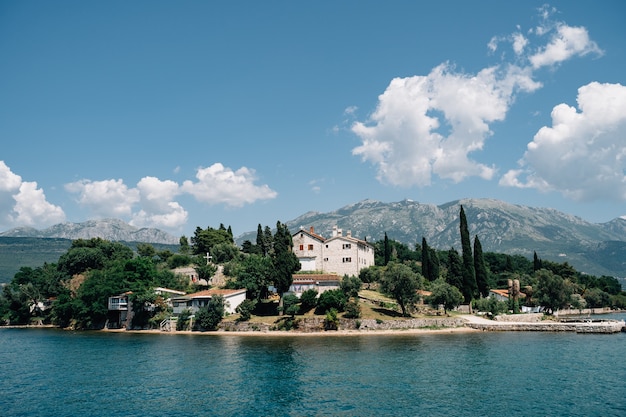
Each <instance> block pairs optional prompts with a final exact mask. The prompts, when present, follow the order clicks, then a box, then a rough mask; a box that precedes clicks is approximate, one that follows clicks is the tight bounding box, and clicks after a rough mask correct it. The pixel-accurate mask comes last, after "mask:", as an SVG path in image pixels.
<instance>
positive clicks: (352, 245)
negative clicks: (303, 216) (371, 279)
mask: <svg viewBox="0 0 626 417" xmlns="http://www.w3.org/2000/svg"><path fill="white" fill-rule="evenodd" d="M292 240H293V252H294V253H295V254H296V256H297V257H298V259H299V260H300V266H301V269H300V270H301V271H318V272H322V273H324V274H336V275H339V276H344V275H348V276H358V275H359V272H360V271H361V269H363V268H367V267H369V266H373V265H374V246H373V245H371V244H370V243H368V242H367V241H365V240H361V239H357V238H355V237H353V236H352V233H351V232H350V231H348V232H347V234H346V235H345V236H344V235H343V231H342V230H341V229H338V228H337V226H334V227H333V232H332V237H330V238H328V239H326V238H324V237H323V236H321V235H318V234H316V233H315V231H314V229H313V227H311V228H310V229H309V230H308V231H307V230H304V229H301V230H299V231H297V232H295V233H293V235H292Z"/></svg>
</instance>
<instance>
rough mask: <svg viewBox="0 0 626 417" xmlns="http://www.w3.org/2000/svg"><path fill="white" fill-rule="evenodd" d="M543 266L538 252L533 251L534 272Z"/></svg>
mask: <svg viewBox="0 0 626 417" xmlns="http://www.w3.org/2000/svg"><path fill="white" fill-rule="evenodd" d="M542 268H543V266H542V265H541V259H539V257H538V256H537V252H533V272H537V271H539V270H540V269H542Z"/></svg>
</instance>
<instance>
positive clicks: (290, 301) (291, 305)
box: [283, 294, 300, 317]
mask: <svg viewBox="0 0 626 417" xmlns="http://www.w3.org/2000/svg"><path fill="white" fill-rule="evenodd" d="M298 303H300V300H299V299H298V297H297V296H296V295H295V294H287V295H285V296H283V309H284V312H285V314H288V315H290V316H291V317H294V316H295V315H296V314H297V313H298V310H300V306H298Z"/></svg>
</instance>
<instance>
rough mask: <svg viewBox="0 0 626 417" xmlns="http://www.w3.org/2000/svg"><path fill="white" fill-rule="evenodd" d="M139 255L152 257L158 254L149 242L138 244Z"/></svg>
mask: <svg viewBox="0 0 626 417" xmlns="http://www.w3.org/2000/svg"><path fill="white" fill-rule="evenodd" d="M137 255H139V256H143V257H146V258H152V257H154V256H156V249H154V246H152V245H151V244H149V243H138V244H137Z"/></svg>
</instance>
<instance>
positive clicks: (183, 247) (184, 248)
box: [178, 235, 191, 255]
mask: <svg viewBox="0 0 626 417" xmlns="http://www.w3.org/2000/svg"><path fill="white" fill-rule="evenodd" d="M178 244H179V247H178V252H180V253H181V254H182V255H190V254H191V246H189V239H187V236H185V235H182V236H181V237H180V239H179V240H178Z"/></svg>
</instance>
